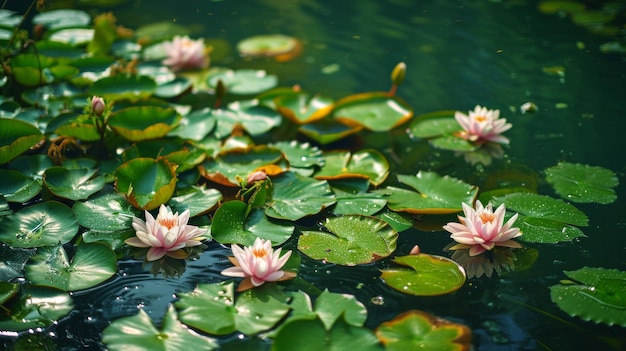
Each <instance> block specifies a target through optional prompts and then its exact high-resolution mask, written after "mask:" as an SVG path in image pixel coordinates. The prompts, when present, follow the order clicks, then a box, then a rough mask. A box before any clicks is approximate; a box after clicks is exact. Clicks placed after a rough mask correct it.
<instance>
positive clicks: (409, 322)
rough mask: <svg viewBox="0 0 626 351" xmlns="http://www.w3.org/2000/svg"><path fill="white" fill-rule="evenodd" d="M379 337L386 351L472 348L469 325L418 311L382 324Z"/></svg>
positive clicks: (461, 349)
mask: <svg viewBox="0 0 626 351" xmlns="http://www.w3.org/2000/svg"><path fill="white" fill-rule="evenodd" d="M376 336H378V339H379V340H380V341H381V342H382V343H383V344H384V345H385V350H387V351H405V350H441V351H469V350H470V349H471V348H472V343H471V341H472V331H471V329H469V328H468V327H467V326H465V325H463V324H458V323H454V322H450V321H448V320H446V319H443V318H439V317H435V316H433V315H431V314H429V313H426V312H423V311H417V310H410V311H407V312H404V313H402V314H400V315H398V316H396V317H394V318H393V319H392V320H390V321H387V322H384V323H382V324H380V325H379V326H378V328H376Z"/></svg>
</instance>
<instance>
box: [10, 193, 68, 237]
mask: <svg viewBox="0 0 626 351" xmlns="http://www.w3.org/2000/svg"><path fill="white" fill-rule="evenodd" d="M76 233H78V221H77V219H76V216H75V215H74V212H72V210H71V209H70V208H69V207H67V205H64V204H62V203H60V202H57V201H46V202H41V203H38V204H35V205H31V206H27V207H24V208H23V209H21V210H19V211H18V212H15V213H13V214H11V215H8V216H6V217H4V218H3V219H2V221H0V241H2V242H5V243H7V244H9V245H11V246H13V247H24V248H26V247H41V246H54V245H57V244H58V243H59V242H60V243H62V244H65V243H68V242H70V240H72V239H73V238H74V236H75V235H76Z"/></svg>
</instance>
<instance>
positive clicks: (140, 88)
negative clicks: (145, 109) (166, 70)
mask: <svg viewBox="0 0 626 351" xmlns="http://www.w3.org/2000/svg"><path fill="white" fill-rule="evenodd" d="M156 88H157V84H156V82H155V81H154V79H152V78H150V77H148V76H143V75H134V74H117V75H114V76H110V77H104V78H101V79H98V80H97V81H95V82H94V83H93V84H92V85H91V87H90V89H89V93H90V95H96V96H102V97H104V98H105V99H107V100H122V99H127V100H130V101H138V100H141V99H145V98H148V97H150V96H151V95H152V94H153V93H154V91H155V90H156Z"/></svg>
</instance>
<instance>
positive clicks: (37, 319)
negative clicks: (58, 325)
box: [0, 284, 74, 332]
mask: <svg viewBox="0 0 626 351" xmlns="http://www.w3.org/2000/svg"><path fill="white" fill-rule="evenodd" d="M2 306H4V307H5V308H6V309H7V310H9V311H10V313H9V314H6V313H0V330H9V331H14V332H21V331H25V330H29V329H31V330H32V329H33V328H46V327H48V326H50V325H52V324H53V323H55V322H56V321H58V320H59V319H61V318H63V316H65V315H67V314H68V313H69V312H70V311H71V310H72V309H73V308H74V303H73V302H72V297H71V296H70V295H69V294H68V293H67V292H65V291H63V290H60V289H56V288H52V287H47V286H39V285H32V284H23V285H22V286H21V289H20V291H19V292H18V293H17V294H15V295H13V296H12V297H11V298H9V299H8V300H7V301H5V302H4V303H3V304H2Z"/></svg>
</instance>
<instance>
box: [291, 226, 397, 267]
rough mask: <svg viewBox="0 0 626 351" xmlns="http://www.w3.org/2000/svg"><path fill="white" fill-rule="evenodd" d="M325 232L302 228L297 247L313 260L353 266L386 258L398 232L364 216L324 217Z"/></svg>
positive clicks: (390, 251) (392, 248) (391, 250)
mask: <svg viewBox="0 0 626 351" xmlns="http://www.w3.org/2000/svg"><path fill="white" fill-rule="evenodd" d="M324 226H325V227H326V229H327V230H328V232H321V231H303V232H302V235H301V236H300V237H299V238H298V249H299V250H300V251H302V253H304V254H305V255H307V256H309V257H311V258H314V259H316V260H324V261H326V262H330V263H337V264H343V265H350V266H352V265H357V264H364V263H369V262H373V261H376V260H379V259H381V258H383V257H387V256H389V255H391V253H393V251H394V250H395V249H396V241H397V239H398V233H397V232H396V231H395V230H394V229H393V228H391V227H390V226H389V225H388V224H387V222H385V221H383V220H381V219H378V218H374V217H366V216H356V215H352V216H341V217H333V218H327V219H326V222H325V223H324Z"/></svg>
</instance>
